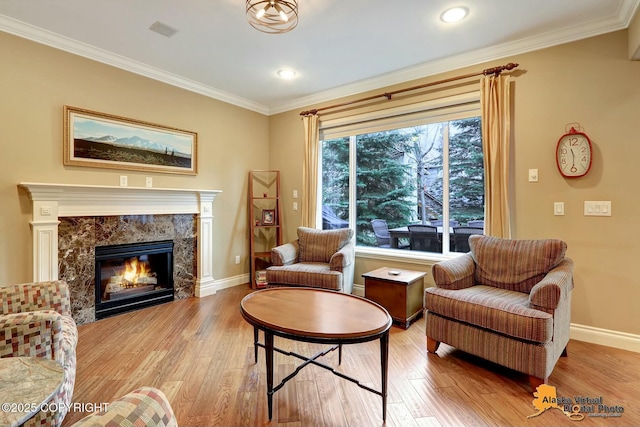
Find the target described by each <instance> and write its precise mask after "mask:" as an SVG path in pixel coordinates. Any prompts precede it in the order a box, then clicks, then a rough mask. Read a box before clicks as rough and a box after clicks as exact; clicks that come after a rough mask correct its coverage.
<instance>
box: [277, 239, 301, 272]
mask: <svg viewBox="0 0 640 427" xmlns="http://www.w3.org/2000/svg"><path fill="white" fill-rule="evenodd" d="M299 254H300V247H299V245H298V241H297V240H295V241H293V242H291V243H287V244H284V245H281V246H276V247H275V248H273V249H271V264H272V265H275V266H278V267H281V266H283V265H291V264H295V263H297V262H298V257H299Z"/></svg>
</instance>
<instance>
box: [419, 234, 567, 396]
mask: <svg viewBox="0 0 640 427" xmlns="http://www.w3.org/2000/svg"><path fill="white" fill-rule="evenodd" d="M469 245H470V248H471V252H470V253H466V254H464V255H462V256H460V257H457V258H454V259H451V260H447V261H444V262H440V263H438V264H436V265H434V266H433V269H432V272H433V278H434V281H435V283H436V287H432V288H427V289H426V290H425V312H426V324H427V327H426V333H427V350H428V351H429V352H430V353H435V352H436V351H437V349H438V346H439V344H440V342H444V343H447V344H449V345H452V346H454V347H456V348H458V349H460V350H462V351H465V352H467V353H471V354H473V355H475V356H478V357H481V358H483V359H487V360H489V361H491V362H494V363H497V364H499V365H502V366H506V367H508V368H510V369H513V370H515V371H518V372H522V373H524V374H527V375H529V382H530V384H531V387H532V388H533V390H535V389H536V388H537V387H538V386H539V385H540V384H542V383H546V382H547V381H548V379H549V375H551V372H552V371H553V368H554V367H555V365H556V362H557V361H558V358H559V357H560V356H561V355H564V356H566V347H567V343H568V342H569V324H570V319H571V292H572V289H573V262H572V261H571V260H570V259H569V258H565V252H566V250H567V245H566V243H564V242H563V241H560V240H555V239H546V240H508V239H499V238H495V237H489V236H483V235H473V236H470V237H469Z"/></svg>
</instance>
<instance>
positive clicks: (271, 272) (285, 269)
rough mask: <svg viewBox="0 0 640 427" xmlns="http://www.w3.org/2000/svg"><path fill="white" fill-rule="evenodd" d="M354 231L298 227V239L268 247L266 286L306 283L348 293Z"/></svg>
mask: <svg viewBox="0 0 640 427" xmlns="http://www.w3.org/2000/svg"><path fill="white" fill-rule="evenodd" d="M352 238H353V230H351V229H348V228H341V229H336V230H316V229H314V228H307V227H299V228H298V240H296V241H294V242H291V243H287V244H285V245H281V246H278V247H275V248H273V249H272V250H271V262H272V264H273V265H272V266H271V267H269V268H267V282H269V286H309V287H315V288H324V289H331V290H334V291H342V292H345V293H348V294H350V293H351V291H352V289H353V269H354V263H355V248H354V243H353V242H352Z"/></svg>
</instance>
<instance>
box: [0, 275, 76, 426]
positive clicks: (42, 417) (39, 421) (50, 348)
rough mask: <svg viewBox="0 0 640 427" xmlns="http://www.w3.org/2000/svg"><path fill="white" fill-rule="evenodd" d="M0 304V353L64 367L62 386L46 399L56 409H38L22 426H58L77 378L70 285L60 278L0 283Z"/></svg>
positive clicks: (74, 327)
mask: <svg viewBox="0 0 640 427" xmlns="http://www.w3.org/2000/svg"><path fill="white" fill-rule="evenodd" d="M0 307H1V309H2V312H1V314H0V357H20V356H31V357H45V358H48V359H53V360H55V361H57V362H59V363H60V365H61V366H62V368H63V380H62V386H61V387H60V390H59V391H58V393H57V394H55V395H54V396H53V398H52V399H51V401H50V402H49V403H51V404H52V405H50V406H51V407H57V408H58V410H57V411H56V412H44V411H40V412H39V413H37V414H36V415H35V416H34V417H32V418H31V419H29V420H28V421H27V422H26V423H25V424H24V426H36V425H37V426H40V425H46V426H59V425H60V424H61V423H62V420H63V418H64V416H65V415H66V413H67V408H68V406H65V405H68V404H70V403H71V396H72V395H73V386H74V384H75V380H76V345H77V343H78V329H77V328H76V323H75V322H74V320H73V318H72V317H71V303H70V299H69V288H68V287H67V285H66V283H64V282H63V281H55V282H39V283H25V284H20V285H8V286H0ZM63 403H64V404H65V405H63ZM53 404H55V405H53Z"/></svg>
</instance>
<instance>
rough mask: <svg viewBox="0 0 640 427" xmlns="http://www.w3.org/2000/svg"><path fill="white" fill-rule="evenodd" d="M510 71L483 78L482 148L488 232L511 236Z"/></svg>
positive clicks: (495, 235) (486, 227)
mask: <svg viewBox="0 0 640 427" xmlns="http://www.w3.org/2000/svg"><path fill="white" fill-rule="evenodd" d="M509 81H510V78H509V75H504V76H503V75H499V76H495V75H490V76H484V77H482V78H481V80H480V85H481V87H480V103H481V108H482V149H483V151H484V176H485V215H484V220H485V226H484V232H485V234H487V235H489V236H494V237H502V238H506V239H510V238H511V214H510V211H509V139H510V135H511V126H510V123H511V117H510V110H509V108H510V105H511V103H510V94H509Z"/></svg>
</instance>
